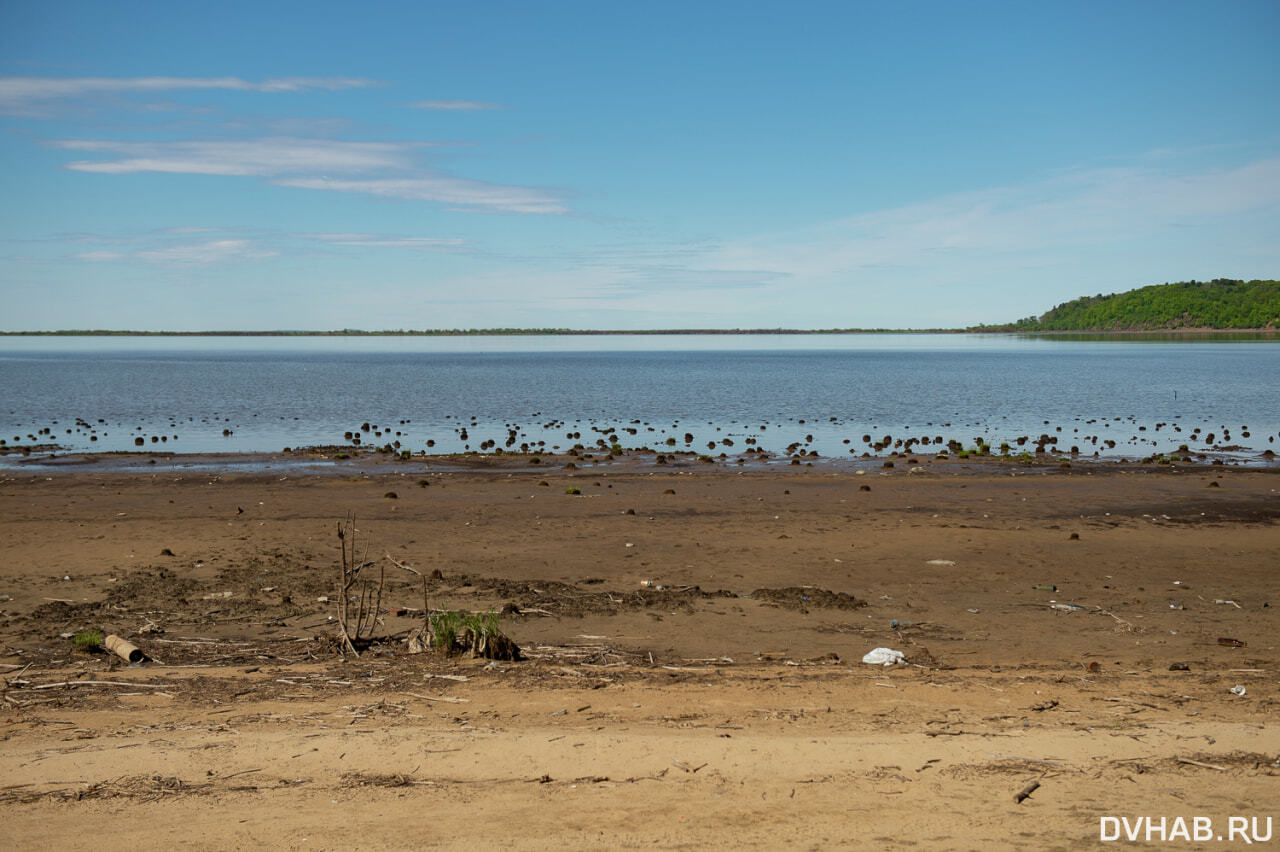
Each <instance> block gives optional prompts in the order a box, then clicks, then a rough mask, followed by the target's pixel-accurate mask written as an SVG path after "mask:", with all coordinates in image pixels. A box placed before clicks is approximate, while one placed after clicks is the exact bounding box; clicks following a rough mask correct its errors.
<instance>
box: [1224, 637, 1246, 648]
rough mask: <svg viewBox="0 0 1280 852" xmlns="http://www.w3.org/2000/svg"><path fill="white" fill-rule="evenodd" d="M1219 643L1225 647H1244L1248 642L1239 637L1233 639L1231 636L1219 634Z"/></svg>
mask: <svg viewBox="0 0 1280 852" xmlns="http://www.w3.org/2000/svg"><path fill="white" fill-rule="evenodd" d="M1218 644H1219V645H1222V646H1223V647H1225V648H1243V647H1244V646H1245V644H1247V643H1245V642H1242V641H1240V640H1239V639H1232V638H1231V637H1230V636H1219V637H1218Z"/></svg>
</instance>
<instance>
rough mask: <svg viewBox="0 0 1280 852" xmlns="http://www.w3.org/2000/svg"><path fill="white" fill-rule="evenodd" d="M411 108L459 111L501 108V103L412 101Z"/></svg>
mask: <svg viewBox="0 0 1280 852" xmlns="http://www.w3.org/2000/svg"><path fill="white" fill-rule="evenodd" d="M409 106H410V107H412V108H413V109H441V110H459V111H475V110H487V109H503V106H502V104H495V103H491V102H489V101H414V102H413V103H411V104H409Z"/></svg>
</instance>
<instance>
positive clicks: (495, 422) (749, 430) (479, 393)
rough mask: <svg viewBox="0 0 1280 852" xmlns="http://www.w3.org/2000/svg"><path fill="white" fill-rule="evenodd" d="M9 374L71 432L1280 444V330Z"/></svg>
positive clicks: (203, 440)
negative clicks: (1188, 336)
mask: <svg viewBox="0 0 1280 852" xmlns="http://www.w3.org/2000/svg"><path fill="white" fill-rule="evenodd" d="M0 388H3V399H2V400H0V438H2V439H4V440H5V441H6V442H7V443H8V444H10V445H12V444H15V443H17V444H33V443H41V444H49V443H52V444H58V445H60V446H61V447H63V448H65V449H66V450H95V451H105V450H135V449H144V448H145V449H147V450H152V449H164V450H166V451H172V452H255V451H278V450H280V449H281V448H283V447H285V446H291V447H300V446H309V445H317V444H343V443H347V441H345V440H344V433H345V432H355V433H358V434H359V435H360V436H361V437H362V440H363V443H364V445H366V446H368V445H376V446H382V445H384V444H387V443H393V442H395V441H399V442H400V448H401V449H406V450H410V451H412V452H418V451H420V450H428V451H430V452H437V453H438V452H454V451H460V450H464V449H468V448H469V449H479V448H480V447H481V444H482V443H485V442H488V441H494V442H495V444H496V446H497V447H500V448H507V449H519V448H520V446H521V445H522V444H523V445H528V446H530V447H531V448H535V449H538V448H543V447H545V448H547V449H551V448H553V447H558V448H560V449H567V448H568V447H571V446H573V445H574V444H575V443H582V444H585V445H587V446H591V445H593V444H595V443H596V441H597V440H598V439H601V438H605V439H607V438H608V437H609V436H610V435H616V436H617V438H618V443H621V444H622V445H623V446H625V447H639V446H643V445H648V446H650V447H653V448H655V449H664V448H667V444H666V440H667V439H668V438H674V439H675V440H676V446H677V447H678V448H680V449H685V448H689V449H695V450H697V451H698V452H702V453H705V452H709V451H710V450H709V449H708V444H709V443H710V442H714V443H715V449H714V451H710V452H713V453H714V454H716V455H718V454H719V453H721V452H725V453H728V454H729V455H730V456H733V455H736V454H737V453H740V452H742V451H744V450H746V449H747V448H748V446H751V444H749V443H748V442H747V439H752V440H753V441H755V442H756V443H755V444H754V445H755V446H759V447H762V448H764V449H766V450H769V451H771V452H775V453H778V452H784V451H786V449H787V447H788V446H789V445H791V444H793V443H796V442H798V443H799V444H800V445H801V448H802V449H805V450H810V451H815V452H817V453H819V454H821V456H823V457H841V456H843V457H850V456H852V455H856V454H860V453H862V452H864V451H867V450H869V449H871V448H870V447H869V446H868V445H867V444H866V443H864V442H863V440H862V438H863V435H871V436H872V437H873V440H879V439H881V438H883V437H884V436H886V435H889V436H891V437H892V438H893V439H894V440H898V439H905V438H909V437H916V438H921V437H928V438H930V440H931V441H932V440H933V439H934V438H938V437H941V438H943V439H944V440H949V439H956V440H959V441H961V442H963V443H964V444H965V445H966V446H969V445H972V444H974V443H975V440H976V439H978V438H981V439H983V440H985V441H987V442H989V443H992V444H993V445H994V446H999V444H1000V443H1001V441H1005V440H1008V441H1010V442H1014V440H1015V439H1016V438H1018V437H1019V436H1030V438H1031V439H1032V440H1033V441H1034V439H1035V438H1036V437H1037V436H1039V435H1041V434H1042V433H1043V434H1049V435H1052V436H1056V437H1057V438H1058V445H1057V447H1058V449H1059V450H1063V451H1065V450H1067V449H1069V448H1070V447H1071V446H1072V445H1076V446H1079V448H1080V449H1081V451H1082V452H1083V453H1084V454H1086V455H1092V454H1093V452H1094V451H1095V450H1096V451H1098V452H1100V453H1101V454H1102V455H1103V456H1114V457H1126V458H1133V457H1142V456H1147V455H1151V454H1153V453H1155V452H1162V451H1171V450H1173V449H1175V448H1176V447H1178V445H1180V444H1184V443H1185V444H1188V445H1189V446H1190V447H1191V448H1192V449H1193V450H1201V449H1207V446H1208V445H1207V441H1206V439H1207V438H1208V436H1209V435H1210V433H1212V435H1213V443H1215V444H1217V445H1224V444H1226V445H1234V446H1239V447H1241V448H1243V449H1241V450H1237V451H1233V454H1234V455H1235V456H1236V457H1239V458H1246V459H1247V458H1253V459H1256V458H1257V456H1258V454H1259V453H1261V452H1262V451H1263V450H1266V449H1268V448H1275V446H1276V442H1277V441H1280V341H1278V340H1277V339H1276V338H1274V337H1272V338H1269V339H1263V338H1253V339H1244V338H1232V339H1195V340H1190V341H1188V340H1185V339H1179V340H1172V341H1169V340H1141V341H1139V340H1134V339H1119V338H1107V339H1101V340H1098V339H1088V338H1087V337H1085V338H1081V339H1074V338H1072V339H1068V338H1062V337H1024V336H1014V335H941V334H937V335H934V334H909V335H902V334H900V335H875V334H868V335H707V336H695V335H680V336H630V335H619V336H608V335H600V336H555V337H351V338H328V337H325V338H311V337H238V338H215V337H198V338H186V337H183V338H161V337H137V338H129V337H84V338H68V337H45V338H13V337H11V338H0ZM364 424H368V425H369V430H368V431H367V432H366V431H362V429H361V427H362V426H363V425H364ZM44 429H48V430H49V432H48V433H42V432H41V431H40V430H44ZM627 429H633V430H635V434H631V433H630V432H628V431H626V430H627ZM1196 429H1199V432H1198V433H1197V432H1195V431H1194V430H1196ZM224 430H226V431H229V432H230V434H226V435H224V434H223V432H224ZM1059 430H1060V431H1059ZM464 431H465V436H464ZM375 432H380V433H382V434H380V435H378V434H375ZM571 433H579V434H580V435H581V437H572V438H571V437H568V436H569V435H570V434H571ZM686 434H689V435H692V436H693V440H692V441H691V442H688V443H686V441H685V435H686ZM138 437H141V438H142V439H143V447H138V446H137V445H136V443H135V439H136V438H138ZM153 437H154V438H155V439H157V440H154V441H153V440H152V439H153ZM93 438H96V440H92V439H93ZM161 438H163V439H164V440H159V439H161ZM511 439H514V441H513V443H512V444H508V441H509V440H511ZM726 439H728V440H729V441H731V442H732V443H731V444H725V443H723V442H724V441H725V440H726ZM1095 439H1096V442H1095ZM1108 440H1109V441H1114V442H1115V447H1114V448H1111V447H1108V446H1107V445H1106V441H1108ZM428 441H430V442H433V443H432V444H431V445H428ZM846 441H848V443H846ZM539 442H541V443H539ZM1028 446H1029V445H1028ZM920 449H922V450H925V451H932V450H933V449H935V448H932V447H930V446H925V447H921V448H920ZM888 451H889V450H888V449H885V450H884V453H887V452H888ZM884 453H882V454H884Z"/></svg>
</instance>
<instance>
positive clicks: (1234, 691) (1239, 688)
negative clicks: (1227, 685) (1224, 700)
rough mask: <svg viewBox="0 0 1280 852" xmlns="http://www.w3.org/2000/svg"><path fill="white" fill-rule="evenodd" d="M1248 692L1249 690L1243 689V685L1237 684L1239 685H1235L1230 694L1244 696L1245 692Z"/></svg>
mask: <svg viewBox="0 0 1280 852" xmlns="http://www.w3.org/2000/svg"><path fill="white" fill-rule="evenodd" d="M1248 691H1249V690H1247V689H1245V688H1244V685H1243V684H1239V683H1237V684H1236V685H1235V686H1233V687H1231V694H1232V695H1244V694H1245V693H1246V692H1248Z"/></svg>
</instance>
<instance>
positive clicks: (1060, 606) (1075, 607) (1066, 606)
mask: <svg viewBox="0 0 1280 852" xmlns="http://www.w3.org/2000/svg"><path fill="white" fill-rule="evenodd" d="M1049 608H1050V609H1057V610H1062V611H1063V612H1084V607H1082V606H1080V604H1073V603H1055V604H1049Z"/></svg>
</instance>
